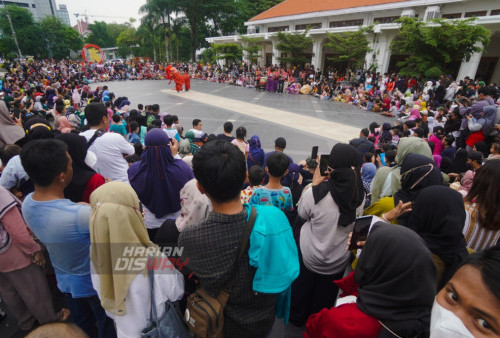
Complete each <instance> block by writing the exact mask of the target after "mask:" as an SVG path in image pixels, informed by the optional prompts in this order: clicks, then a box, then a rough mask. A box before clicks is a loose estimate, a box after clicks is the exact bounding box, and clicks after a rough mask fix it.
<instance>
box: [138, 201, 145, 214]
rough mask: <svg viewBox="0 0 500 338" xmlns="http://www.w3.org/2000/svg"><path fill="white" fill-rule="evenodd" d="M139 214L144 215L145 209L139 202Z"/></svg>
mask: <svg viewBox="0 0 500 338" xmlns="http://www.w3.org/2000/svg"><path fill="white" fill-rule="evenodd" d="M139 212H140V213H141V215H142V214H143V213H144V208H143V207H142V202H139Z"/></svg>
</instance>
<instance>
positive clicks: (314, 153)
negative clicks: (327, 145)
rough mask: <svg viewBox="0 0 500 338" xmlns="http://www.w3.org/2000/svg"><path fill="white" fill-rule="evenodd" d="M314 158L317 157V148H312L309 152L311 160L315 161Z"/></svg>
mask: <svg viewBox="0 0 500 338" xmlns="http://www.w3.org/2000/svg"><path fill="white" fill-rule="evenodd" d="M316 157H318V146H314V147H312V151H311V160H313V161H315V160H316Z"/></svg>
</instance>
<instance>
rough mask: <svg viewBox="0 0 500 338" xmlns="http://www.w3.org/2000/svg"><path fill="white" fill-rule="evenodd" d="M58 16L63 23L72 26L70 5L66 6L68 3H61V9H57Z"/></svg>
mask: <svg viewBox="0 0 500 338" xmlns="http://www.w3.org/2000/svg"><path fill="white" fill-rule="evenodd" d="M57 17H58V18H59V19H61V21H62V23H63V24H65V25H66V26H71V21H70V19H69V13H68V7H66V5H59V9H58V10H57Z"/></svg>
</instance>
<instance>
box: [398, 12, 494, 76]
mask: <svg viewBox="0 0 500 338" xmlns="http://www.w3.org/2000/svg"><path fill="white" fill-rule="evenodd" d="M474 21H475V18H471V19H467V20H455V21H447V20H442V19H437V20H433V21H431V22H429V23H426V22H423V21H419V20H417V19H415V18H400V19H399V20H398V22H399V23H401V27H400V29H399V34H398V36H397V37H396V38H395V39H394V40H393V42H392V43H391V50H392V52H393V53H394V54H401V55H408V57H407V58H406V60H404V61H401V62H399V63H398V66H399V67H401V70H400V73H401V74H403V75H409V76H425V75H426V72H427V75H431V74H430V73H429V72H428V70H429V69H431V68H433V71H432V74H436V73H437V72H438V71H437V70H440V72H441V74H445V73H453V72H454V71H455V69H453V66H454V65H456V64H457V63H460V62H462V61H463V60H468V59H469V58H470V57H471V56H472V54H474V53H476V52H482V51H483V50H484V48H486V47H487V46H488V44H489V43H490V36H491V32H490V31H489V30H488V29H486V28H484V27H483V26H479V25H475V24H474Z"/></svg>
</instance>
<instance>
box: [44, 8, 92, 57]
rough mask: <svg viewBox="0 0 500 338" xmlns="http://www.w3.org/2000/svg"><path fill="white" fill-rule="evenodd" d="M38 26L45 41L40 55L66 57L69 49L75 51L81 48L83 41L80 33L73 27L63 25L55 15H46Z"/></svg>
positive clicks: (68, 54)
mask: <svg viewBox="0 0 500 338" xmlns="http://www.w3.org/2000/svg"><path fill="white" fill-rule="evenodd" d="M40 28H41V32H42V36H43V41H44V43H45V46H46V48H45V50H44V53H42V55H41V56H42V57H49V58H55V59H62V58H67V57H69V56H70V51H71V50H73V51H77V50H79V49H81V48H82V46H83V42H82V40H81V38H80V35H79V34H78V32H77V31H76V30H74V29H73V28H71V27H69V26H66V25H64V24H63V23H62V22H61V20H60V19H59V18H57V17H55V16H46V17H45V18H43V20H42V21H40Z"/></svg>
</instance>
